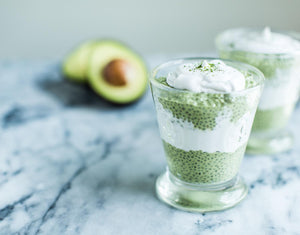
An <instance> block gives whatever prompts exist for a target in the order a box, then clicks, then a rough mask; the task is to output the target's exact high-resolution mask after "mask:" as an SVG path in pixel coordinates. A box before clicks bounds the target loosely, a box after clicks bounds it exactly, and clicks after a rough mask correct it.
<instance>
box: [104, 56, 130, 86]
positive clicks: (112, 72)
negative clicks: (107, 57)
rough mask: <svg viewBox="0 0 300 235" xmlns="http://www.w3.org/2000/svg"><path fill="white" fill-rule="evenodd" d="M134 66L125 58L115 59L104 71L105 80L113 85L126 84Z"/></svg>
mask: <svg viewBox="0 0 300 235" xmlns="http://www.w3.org/2000/svg"><path fill="white" fill-rule="evenodd" d="M131 71H132V66H131V65H130V64H129V63H128V62H127V61H126V60H123V59H114V60H112V61H111V62H109V63H108V64H107V65H106V66H105V67H104V69H103V71H102V76H103V77H104V79H105V81H106V82H107V83H109V84H110V85H112V86H125V85H126V84H127V83H128V81H129V78H130V73H131Z"/></svg>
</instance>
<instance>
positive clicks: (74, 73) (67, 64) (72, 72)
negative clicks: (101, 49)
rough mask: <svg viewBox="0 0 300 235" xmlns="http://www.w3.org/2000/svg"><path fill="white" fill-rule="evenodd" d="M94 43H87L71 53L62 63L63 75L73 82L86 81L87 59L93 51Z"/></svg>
mask: <svg viewBox="0 0 300 235" xmlns="http://www.w3.org/2000/svg"><path fill="white" fill-rule="evenodd" d="M95 44H96V42H95V41H88V42H85V43H84V44H82V45H80V46H79V47H77V48H76V49H75V50H74V51H73V52H71V53H70V54H69V55H68V56H67V58H66V59H65V61H64V63H63V73H64V75H65V76H66V77H67V78H68V79H70V80H71V81H75V82H85V81H87V69H88V63H89V57H90V55H91V53H92V51H93V46H94V45H95Z"/></svg>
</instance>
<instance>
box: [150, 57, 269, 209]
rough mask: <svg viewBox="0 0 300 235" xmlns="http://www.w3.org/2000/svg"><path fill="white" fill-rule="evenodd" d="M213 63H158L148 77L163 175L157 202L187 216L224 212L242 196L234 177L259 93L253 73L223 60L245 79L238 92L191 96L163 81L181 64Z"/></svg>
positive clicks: (241, 184)
mask: <svg viewBox="0 0 300 235" xmlns="http://www.w3.org/2000/svg"><path fill="white" fill-rule="evenodd" d="M204 59H205V60H207V61H208V62H209V61H211V60H214V59H213V58H187V59H179V60H174V61H170V62H167V63H164V64H162V65H160V66H158V67H157V68H156V69H154V71H153V72H152V76H151V79H150V85H151V91H152V96H153V100H154V103H155V107H156V113H157V119H158V125H159V130H160V135H161V138H162V142H163V146H164V151H165V156H166V159H167V165H168V167H167V170H166V172H165V173H163V174H162V175H161V176H159V177H158V179H157V181H156V192H157V195H158V197H159V198H160V199H161V200H162V201H164V202H166V203H167V204H169V205H171V206H174V207H176V208H179V209H183V210H187V211H197V212H207V211H218V210H223V209H226V208H230V207H232V206H234V205H236V204H237V203H239V202H240V201H241V200H242V199H243V198H244V197H245V196H246V195H247V191H248V189H247V186H246V184H245V183H244V181H243V180H242V179H241V178H240V177H239V176H238V171H239V168H240V163H241V161H242V159H243V156H244V152H245V148H246V145H247V141H248V138H249V135H250V131H251V126H252V123H253V119H254V115H255V111H256V108H257V105H258V102H259V98H260V95H261V91H262V87H263V80H264V77H263V74H262V73H261V72H260V71H259V70H258V69H256V68H254V67H252V66H250V65H247V64H244V63H241V62H234V61H229V60H222V61H223V62H224V63H225V64H227V65H229V66H232V67H234V68H236V69H237V70H239V71H241V72H242V73H243V74H244V75H245V76H251V78H252V80H253V83H251V84H250V85H249V88H247V89H245V90H243V91H235V92H230V93H225V92H222V93H208V92H200V93H195V92H191V91H188V90H180V89H175V88H172V87H170V86H168V85H167V83H166V81H165V78H166V77H167V75H168V74H169V73H170V72H173V71H175V70H176V69H177V67H178V66H180V65H182V64H185V63H194V62H200V61H202V60H204Z"/></svg>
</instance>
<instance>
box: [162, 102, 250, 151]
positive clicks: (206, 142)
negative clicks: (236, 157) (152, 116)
mask: <svg viewBox="0 0 300 235" xmlns="http://www.w3.org/2000/svg"><path fill="white" fill-rule="evenodd" d="M157 106H158V107H157V116H158V123H159V127H160V128H159V129H160V134H161V137H162V139H163V140H164V141H166V142H167V143H169V144H171V145H173V146H174V147H176V148H179V149H182V150H184V151H190V150H194V151H199V150H201V151H203V152H207V153H214V152H225V153H232V152H235V151H236V150H237V149H238V148H239V147H241V146H242V145H244V144H246V142H247V141H248V138H249V135H250V131H251V126H252V125H251V124H252V121H253V118H254V113H250V112H247V113H246V114H245V115H244V116H243V117H242V118H240V120H239V121H237V122H236V123H233V122H230V120H229V118H221V117H220V118H219V117H217V118H216V123H217V124H216V126H215V128H214V129H213V130H200V129H197V128H195V127H194V125H193V124H192V123H190V122H187V121H182V120H180V119H177V118H175V117H174V116H173V115H172V113H171V112H169V111H168V110H165V109H164V108H163V107H162V105H161V104H160V103H159V102H157Z"/></svg>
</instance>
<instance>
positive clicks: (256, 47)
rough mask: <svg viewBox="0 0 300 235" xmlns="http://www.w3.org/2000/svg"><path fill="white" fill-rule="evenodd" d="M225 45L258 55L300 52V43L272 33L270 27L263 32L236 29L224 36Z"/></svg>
mask: <svg viewBox="0 0 300 235" xmlns="http://www.w3.org/2000/svg"><path fill="white" fill-rule="evenodd" d="M223 40H224V43H226V44H228V45H229V44H230V45H232V47H233V48H234V49H238V50H245V51H251V52H256V53H270V54H276V53H294V52H300V41H298V40H296V39H293V38H292V37H290V36H288V35H285V34H280V33H275V32H271V29H270V28H269V27H265V28H264V30H263V31H255V30H251V29H235V30H231V31H228V33H227V34H225V35H224V38H223Z"/></svg>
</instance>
